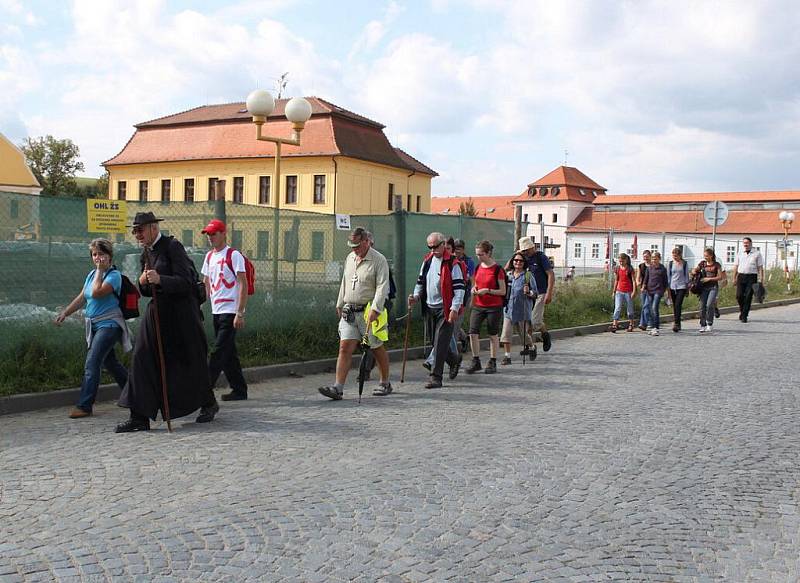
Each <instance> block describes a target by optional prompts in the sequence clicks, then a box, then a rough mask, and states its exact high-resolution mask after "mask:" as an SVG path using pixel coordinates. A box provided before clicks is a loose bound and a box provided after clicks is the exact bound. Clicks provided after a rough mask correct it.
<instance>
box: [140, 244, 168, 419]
mask: <svg viewBox="0 0 800 583" xmlns="http://www.w3.org/2000/svg"><path fill="white" fill-rule="evenodd" d="M149 263H150V254H149V253H148V254H147V258H146V259H145V262H144V269H145V271H149V267H148V264H149ZM150 289H151V290H152V293H153V323H154V325H155V328H156V346H157V347H158V362H159V365H160V369H161V399H162V401H163V404H162V406H161V417H162V418H163V419H164V420H165V421H166V422H167V429H168V430H169V432H170V433H172V420H171V419H170V417H169V398H168V397H167V369H166V365H165V364H164V345H163V343H162V342H161V318H159V316H158V294H157V292H156V286H155V285H153V284H150Z"/></svg>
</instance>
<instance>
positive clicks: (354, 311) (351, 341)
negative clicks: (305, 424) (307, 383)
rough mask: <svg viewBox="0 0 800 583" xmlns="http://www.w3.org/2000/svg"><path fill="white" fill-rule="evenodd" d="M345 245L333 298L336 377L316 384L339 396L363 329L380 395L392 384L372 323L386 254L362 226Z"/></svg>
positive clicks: (384, 287)
mask: <svg viewBox="0 0 800 583" xmlns="http://www.w3.org/2000/svg"><path fill="white" fill-rule="evenodd" d="M347 245H348V246H349V247H350V249H351V250H352V253H350V254H349V255H348V256H347V259H346V260H345V265H344V275H343V276H342V283H341V285H340V286H339V297H338V298H337V300H336V315H337V316H338V317H339V355H338V357H337V358H336V379H335V381H334V383H333V384H332V385H326V386H324V387H320V388H319V392H320V393H321V394H322V395H325V396H326V397H328V398H329V399H332V400H334V401H340V400H341V399H342V396H343V394H344V384H345V382H346V381H347V373H348V372H349V371H350V365H351V362H352V358H353V352H354V351H355V349H356V346H358V345H359V343H360V342H361V339H362V338H363V337H364V334H365V333H366V334H367V340H368V342H369V346H370V348H372V353H373V354H374V356H375V360H376V361H377V363H378V368H379V369H380V373H381V380H380V383H379V384H378V386H377V387H376V388H375V390H374V391H373V392H372V394H373V395H375V396H378V397H384V396H386V395H389V394H390V393H391V392H392V384H391V382H389V355H388V354H387V353H386V348H385V347H384V346H383V341H382V340H381V339H380V338H378V337H377V336H376V334H375V331H374V327H373V325H372V324H373V322H375V321H378V319H379V318H380V317H381V314H382V312H383V311H384V303H385V302H386V297H387V296H388V295H389V263H388V261H386V257H384V256H383V255H381V254H380V253H379V252H377V251H376V250H375V249H374V248H373V247H372V245H371V244H370V240H369V232H368V231H367V230H366V229H364V228H362V227H356V228H355V229H353V231H352V232H351V233H350V237H349V238H348V239H347ZM367 310H369V311H367ZM365 312H366V316H365Z"/></svg>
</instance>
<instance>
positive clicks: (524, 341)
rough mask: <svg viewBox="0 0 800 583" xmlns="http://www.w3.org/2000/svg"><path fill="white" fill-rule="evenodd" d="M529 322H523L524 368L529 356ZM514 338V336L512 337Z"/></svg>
mask: <svg viewBox="0 0 800 583" xmlns="http://www.w3.org/2000/svg"><path fill="white" fill-rule="evenodd" d="M526 324H527V321H525V320H523V321H522V366H525V356H526V355H527V354H528V334H527V331H528V330H527V327H526V326H525V325H526ZM512 338H513V336H512Z"/></svg>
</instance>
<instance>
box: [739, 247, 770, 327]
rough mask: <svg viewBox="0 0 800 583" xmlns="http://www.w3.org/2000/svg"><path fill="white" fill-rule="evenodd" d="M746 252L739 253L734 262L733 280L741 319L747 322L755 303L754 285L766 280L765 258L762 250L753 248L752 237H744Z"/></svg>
mask: <svg viewBox="0 0 800 583" xmlns="http://www.w3.org/2000/svg"><path fill="white" fill-rule="evenodd" d="M742 249H744V252H742V253H737V255H736V261H735V262H734V264H733V282H734V283H735V284H736V301H737V302H738V303H739V321H740V322H747V318H748V316H749V315H750V305H751V304H752V303H753V286H754V285H755V284H756V283H757V282H758V281H761V282H762V283H763V282H764V258H763V257H762V256H761V251H759V250H758V249H755V250H754V249H753V240H752V239H751V238H750V237H745V238H744V239H742Z"/></svg>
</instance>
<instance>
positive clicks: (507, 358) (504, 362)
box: [500, 356, 511, 366]
mask: <svg viewBox="0 0 800 583" xmlns="http://www.w3.org/2000/svg"><path fill="white" fill-rule="evenodd" d="M500 364H502V365H503V366H506V365H507V364H511V357H510V356H504V357H503V360H501V361H500Z"/></svg>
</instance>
